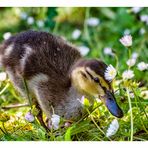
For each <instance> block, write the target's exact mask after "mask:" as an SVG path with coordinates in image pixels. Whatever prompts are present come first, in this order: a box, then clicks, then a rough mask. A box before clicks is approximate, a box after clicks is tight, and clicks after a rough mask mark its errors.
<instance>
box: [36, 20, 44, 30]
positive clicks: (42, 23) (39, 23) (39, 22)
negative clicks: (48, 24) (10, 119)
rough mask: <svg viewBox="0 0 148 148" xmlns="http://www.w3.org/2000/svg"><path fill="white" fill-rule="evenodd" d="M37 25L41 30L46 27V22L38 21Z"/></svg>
mask: <svg viewBox="0 0 148 148" xmlns="http://www.w3.org/2000/svg"><path fill="white" fill-rule="evenodd" d="M36 23H37V26H38V27H39V28H42V27H44V21H42V20H38V21H37V22H36Z"/></svg>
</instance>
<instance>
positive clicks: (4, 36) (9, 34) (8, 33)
mask: <svg viewBox="0 0 148 148" xmlns="http://www.w3.org/2000/svg"><path fill="white" fill-rule="evenodd" d="M11 35H12V34H11V32H6V33H4V34H3V38H4V40H7V39H9V38H10V37H11Z"/></svg>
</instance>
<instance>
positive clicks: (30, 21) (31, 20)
mask: <svg viewBox="0 0 148 148" xmlns="http://www.w3.org/2000/svg"><path fill="white" fill-rule="evenodd" d="M33 23H34V18H33V17H31V16H30V17H28V18H27V24H28V25H32V24H33Z"/></svg>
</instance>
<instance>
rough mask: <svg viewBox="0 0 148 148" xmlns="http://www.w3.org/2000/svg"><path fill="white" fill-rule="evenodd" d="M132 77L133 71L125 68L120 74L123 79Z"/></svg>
mask: <svg viewBox="0 0 148 148" xmlns="http://www.w3.org/2000/svg"><path fill="white" fill-rule="evenodd" d="M133 77H134V72H133V71H132V70H126V71H124V72H123V74H122V78H123V79H131V78H133Z"/></svg>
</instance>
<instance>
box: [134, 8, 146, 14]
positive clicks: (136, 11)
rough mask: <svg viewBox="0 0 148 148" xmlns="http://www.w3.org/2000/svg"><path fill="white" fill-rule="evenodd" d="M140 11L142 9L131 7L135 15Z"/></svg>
mask: <svg viewBox="0 0 148 148" xmlns="http://www.w3.org/2000/svg"><path fill="white" fill-rule="evenodd" d="M142 9H143V8H142V7H133V8H132V12H134V13H135V14H136V13H139V12H140V11H141V10H142Z"/></svg>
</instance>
